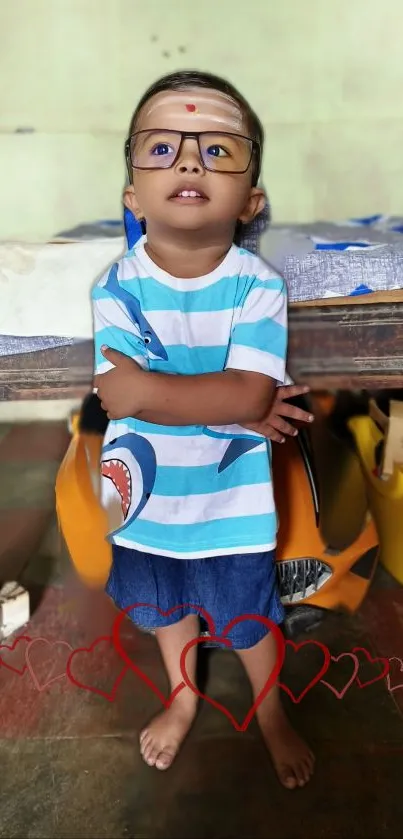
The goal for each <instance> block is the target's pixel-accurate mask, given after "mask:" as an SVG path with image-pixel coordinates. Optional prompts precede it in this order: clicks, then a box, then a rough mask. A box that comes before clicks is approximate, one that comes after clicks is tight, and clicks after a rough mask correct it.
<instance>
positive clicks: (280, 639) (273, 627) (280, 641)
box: [180, 615, 285, 731]
mask: <svg viewBox="0 0 403 839" xmlns="http://www.w3.org/2000/svg"><path fill="white" fill-rule="evenodd" d="M245 620H254V621H258V623H262V624H264V626H267V627H268V629H269V630H270V631H271V632H272V634H273V635H274V637H275V639H276V646H277V655H276V661H275V664H274V667H273V669H272V671H271V673H270V674H269V676H268V678H267V680H266V683H265V684H264V686H263V688H262V690H261V691H260V693H259V694H258V696H257V697H256V699H255V701H254V703H253V705H252V707H251V708H250V709H249V711H248V713H247V714H246V717H245V719H244V721H243V723H241V725H240V724H239V723H238V722H237V721H236V719H235V717H233V715H232V714H231V711H229V710H228V708H226V707H225V705H222V704H221V702H217V700H216V699H211V697H210V696H207V695H206V694H205V693H202V692H201V691H200V690H199V689H198V688H197V687H196V685H194V684H193V683H192V682H191V680H190V679H189V675H188V672H187V670H186V656H187V654H188V652H189V650H190V649H191V648H192V647H194V646H195V645H196V644H201V643H202V642H203V641H205V638H203V637H199V638H193V639H192V640H191V641H189V642H188V643H187V644H186V645H185V647H184V648H183V650H182V654H181V657H180V669H181V673H182V676H183V680H184V682H185V684H186V685H187V687H188V688H190V690H192V691H193V693H195V694H196V696H198V697H199V698H200V699H205V700H206V701H207V702H208V703H209V704H210V705H212V706H213V707H214V708H217V710H218V711H221V712H222V713H223V714H225V716H226V717H227V718H228V719H229V721H230V722H231V723H232V725H233V726H234V728H235V729H236V731H246V729H247V728H248V725H249V724H250V721H251V719H252V717H253V716H254V714H255V713H256V711H257V709H258V707H259V705H261V703H262V702H263V699H264V698H265V696H267V694H268V692H269V690H270V689H271V688H272V687H273V685H275V684H276V681H277V676H278V674H279V673H280V670H281V668H282V666H283V662H284V656H285V640H284V636H283V633H282V631H281V629H280V628H279V626H277V624H275V623H273V621H271V620H270V618H265V617H263V615H239V617H237V618H234V619H233V620H232V621H230V622H229V623H227V625H226V626H225V627H224V631H223V633H222V635H221V636H218V635H214V636H210V638H209V641H218V642H219V643H221V644H225V646H227V647H232V642H231V641H230V640H229V638H226V636H227V635H228V633H229V632H231V629H232V628H233V627H234V626H236V625H237V624H238V623H241V622H242V621H245Z"/></svg>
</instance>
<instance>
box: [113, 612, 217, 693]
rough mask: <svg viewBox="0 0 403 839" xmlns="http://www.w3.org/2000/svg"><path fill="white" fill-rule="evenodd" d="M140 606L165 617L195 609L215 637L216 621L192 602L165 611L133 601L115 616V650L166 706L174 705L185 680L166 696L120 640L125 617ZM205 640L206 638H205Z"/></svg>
mask: <svg viewBox="0 0 403 839" xmlns="http://www.w3.org/2000/svg"><path fill="white" fill-rule="evenodd" d="M140 606H143V607H144V606H147V607H148V608H150V609H155V610H156V611H157V612H159V613H160V615H163V617H164V618H166V617H168V615H172V614H173V613H174V612H177V611H178V610H179V609H194V610H195V612H196V613H197V614H198V615H202V617H203V618H204V620H205V621H206V623H207V624H208V628H209V632H210V636H213V637H215V623H214V620H213V618H212V617H211V615H210V614H209V613H208V612H207V611H206V610H205V609H203V607H202V606H195V605H194V604H192V603H180V604H179V606H173V607H172V609H168V611H167V612H164V611H163V609H160V608H159V606H155V605H153V604H152V603H133V604H132V605H131V606H126V608H125V609H123V610H122V611H121V612H120V614H119V615H118V616H117V617H116V618H115V620H114V623H113V627H112V640H113V645H114V647H115V650H116V652H117V654H118V655H119V656H120V658H122V659H123V661H124V662H125V664H126V665H127V666H128V667H129V668H131V670H133V671H134V672H135V673H136V674H137V676H139V677H140V679H142V680H143V682H144V684H146V685H147V686H148V687H149V688H151V690H152V691H153V692H154V693H155V695H156V696H158V699H159V700H160V702H161V703H162V704H163V706H164V708H169V707H170V706H171V705H172V702H173V701H174V699H175V697H176V696H177V695H178V693H180V691H181V690H183V688H184V687H185V682H183V681H182V682H179V684H178V685H177V686H176V688H175V689H174V690H173V691H172V693H171V694H170V696H168V698H167V697H166V696H164V694H163V693H161V691H160V689H159V688H158V687H157V685H156V684H155V683H154V682H153V680H152V679H150V678H149V676H147V675H146V673H144V672H143V670H141V668H140V667H138V666H137V664H135V663H134V661H132V659H131V658H129V656H128V655H127V652H126V650H125V649H124V647H123V646H122V644H121V641H120V634H119V631H120V625H121V623H122V621H123V620H124V618H125V617H126V615H127V614H128V612H131V611H132V610H133V609H138V608H140ZM203 640H205V639H203ZM182 675H183V674H182Z"/></svg>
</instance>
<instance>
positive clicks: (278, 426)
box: [266, 416, 298, 437]
mask: <svg viewBox="0 0 403 839" xmlns="http://www.w3.org/2000/svg"><path fill="white" fill-rule="evenodd" d="M268 428H274V430H275V431H277V432H279V434H280V436H281V437H284V435H285V436H286V437H295V436H296V435H297V434H298V431H297V429H296V428H294V426H293V425H291V423H289V422H286V420H284V419H283V418H282V417H280V416H275V417H272V418H271V419H270V424H269V425H268ZM266 436H267V435H266Z"/></svg>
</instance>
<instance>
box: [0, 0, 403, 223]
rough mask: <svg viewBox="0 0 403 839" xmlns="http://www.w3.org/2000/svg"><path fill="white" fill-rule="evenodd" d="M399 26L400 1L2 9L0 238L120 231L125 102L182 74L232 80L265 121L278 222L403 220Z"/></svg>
mask: <svg viewBox="0 0 403 839" xmlns="http://www.w3.org/2000/svg"><path fill="white" fill-rule="evenodd" d="M236 6H238V11H235V8H236ZM402 10H403V5H402V2H401V0H383V2H382V3H380V2H379V0H366V1H364V0H245V2H243V3H241V1H240V0H238V3H237V2H236V0H198V2H193V0H150V2H148V3H147V2H145V0H139V1H137V0H0V32H1V42H2V46H1V50H0V126H1V132H0V182H1V189H0V219H1V228H0V238H5V237H16V238H28V239H37V238H41V239H42V238H44V237H48V236H51V235H52V233H55V232H56V231H57V230H59V229H61V228H63V227H65V226H68V225H74V224H76V223H79V222H81V221H89V220H93V219H96V218H101V217H117V216H119V215H120V212H121V210H120V192H121V187H122V184H123V179H124V167H123V154H122V145H123V139H124V136H125V132H126V130H127V126H128V122H129V117H130V114H131V112H132V110H133V107H134V105H135V103H136V100H137V99H138V97H139V96H140V94H141V93H142V91H143V89H144V88H145V86H146V85H148V84H149V83H150V82H151V81H152V80H153V79H154V78H155V77H157V76H159V75H160V74H162V73H164V72H166V71H170V70H173V69H176V68H180V67H187V66H195V67H197V68H200V69H208V70H212V71H214V72H217V73H219V74H225V75H227V76H228V77H229V78H230V79H231V80H232V81H233V82H234V83H235V84H236V85H237V86H239V88H240V89H241V90H242V92H243V93H244V94H245V95H246V96H247V97H249V99H250V101H251V103H252V105H253V106H254V107H255V108H256V109H257V111H258V112H259V114H260V115H261V117H262V119H263V122H264V125H265V129H266V132H267V147H266V153H265V161H264V181H265V185H266V188H267V190H268V192H269V195H270V198H271V202H272V205H273V210H274V217H275V218H276V220H278V221H303V220H309V219H313V218H331V217H333V218H342V217H345V216H351V215H358V214H364V213H372V212H376V211H382V212H395V213H402V212H403V195H402V194H401V192H402V178H401V174H402V156H403V57H402V56H403V37H402V35H403V24H402V23H401V22H400V19H401V15H402Z"/></svg>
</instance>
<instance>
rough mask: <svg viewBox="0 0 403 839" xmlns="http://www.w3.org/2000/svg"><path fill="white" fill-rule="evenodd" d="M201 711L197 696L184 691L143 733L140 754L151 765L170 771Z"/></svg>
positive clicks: (186, 690)
mask: <svg viewBox="0 0 403 839" xmlns="http://www.w3.org/2000/svg"><path fill="white" fill-rule="evenodd" d="M196 710H197V697H196V696H195V695H194V694H192V692H191V691H188V689H187V688H186V689H184V690H183V691H181V693H180V695H179V696H177V697H176V699H174V701H173V703H172V705H171V706H170V707H169V708H167V709H166V710H165V711H162V713H161V714H158V715H157V716H156V717H154V719H153V720H151V722H150V724H149V725H147V726H146V727H145V728H144V729H143V731H142V732H141V734H140V752H141V755H142V757H143V760H145V762H146V763H148V765H149V766H156V768H157V769H169V767H170V766H171V765H172V763H173V761H174V760H175V757H176V755H177V754H178V751H179V749H180V747H181V745H182V743H183V740H184V739H185V737H186V735H187V733H188V731H189V729H190V728H191V725H192V722H193V720H194V718H195V715H196Z"/></svg>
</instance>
